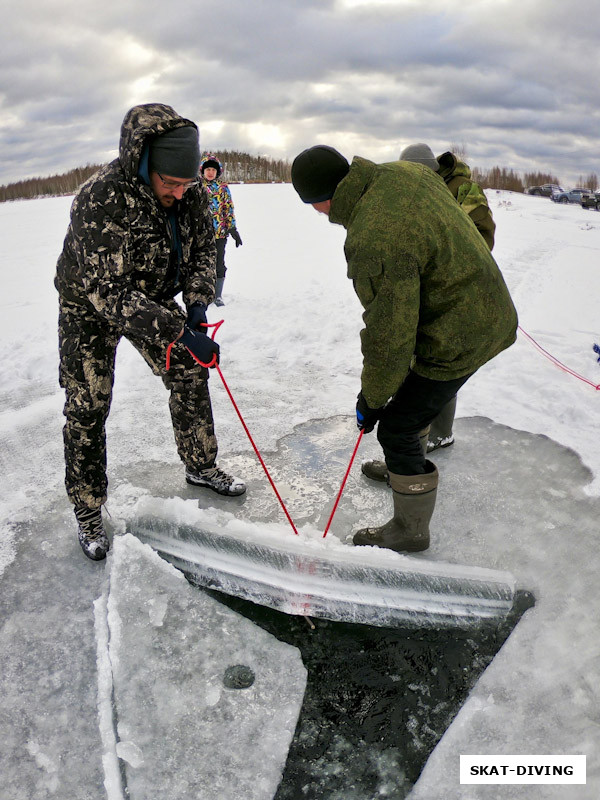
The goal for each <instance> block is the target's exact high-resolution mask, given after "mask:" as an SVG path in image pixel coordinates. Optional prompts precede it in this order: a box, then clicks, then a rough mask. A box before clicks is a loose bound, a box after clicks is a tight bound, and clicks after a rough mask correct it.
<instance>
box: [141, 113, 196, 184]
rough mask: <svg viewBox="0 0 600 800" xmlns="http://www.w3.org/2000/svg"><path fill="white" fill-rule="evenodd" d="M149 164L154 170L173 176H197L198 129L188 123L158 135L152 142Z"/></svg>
mask: <svg viewBox="0 0 600 800" xmlns="http://www.w3.org/2000/svg"><path fill="white" fill-rule="evenodd" d="M148 166H149V168H150V170H152V172H158V173H160V174H162V175H169V176H171V177H172V178H197V177H198V168H199V167H200V142H199V140H198V129H197V128H196V127H194V126H193V125H186V126H185V127H183V128H175V130H173V131H167V132H166V133H163V134H161V135H160V136H157V137H156V138H155V139H154V140H153V141H152V143H151V144H150V161H149V164H148Z"/></svg>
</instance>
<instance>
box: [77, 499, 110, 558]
mask: <svg viewBox="0 0 600 800" xmlns="http://www.w3.org/2000/svg"><path fill="white" fill-rule="evenodd" d="M75 518H76V519H77V525H78V526H79V531H78V535H79V544H80V545H81V549H82V550H83V552H84V553H85V555H86V556H87V557H88V558H91V559H92V561H102V559H103V558H106V554H107V553H108V550H109V548H110V543H109V541H108V537H107V535H106V533H105V531H104V526H103V524H102V509H101V508H87V506H77V507H76V508H75Z"/></svg>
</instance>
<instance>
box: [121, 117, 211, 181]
mask: <svg viewBox="0 0 600 800" xmlns="http://www.w3.org/2000/svg"><path fill="white" fill-rule="evenodd" d="M187 125H192V126H193V127H194V128H197V126H196V124H195V123H194V122H192V120H190V119H185V117H180V116H179V114H178V113H177V112H176V111H175V110H174V109H173V108H171V106H167V105H163V104H162V103H147V104H146V105H142V106H134V107H133V108H132V109H130V110H129V111H128V112H127V114H126V115H125V119H124V120H123V124H122V125H121V138H120V140H119V162H120V164H121V167H122V169H123V172H124V173H125V175H126V176H127V178H128V179H129V180H132V179H133V178H135V177H136V176H137V174H138V170H139V166H140V159H141V157H142V153H143V150H144V146H145V145H146V144H147V143H149V142H150V140H151V139H152V138H154V137H155V136H160V134H162V133H166V132H167V131H172V130H175V128H184V127H186V126H187Z"/></svg>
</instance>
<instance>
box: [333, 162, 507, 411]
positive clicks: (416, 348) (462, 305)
mask: <svg viewBox="0 0 600 800" xmlns="http://www.w3.org/2000/svg"><path fill="white" fill-rule="evenodd" d="M329 219H330V221H331V222H334V223H337V224H340V225H343V226H344V227H345V228H346V230H347V236H346V243H345V245H344V250H345V254H346V260H347V262H348V277H349V278H351V279H352V281H353V283H354V288H355V291H356V293H357V295H358V298H359V300H360V301H361V303H362V305H363V307H364V309H365V312H364V314H363V320H364V322H365V327H364V329H363V330H362V331H361V343H362V353H363V370H362V378H361V383H362V392H363V394H364V397H365V400H366V401H367V403H368V404H369V406H371V407H372V408H379V407H380V406H382V405H383V404H384V403H385V402H386V401H387V400H388V399H389V398H390V397H391V396H392V395H393V394H394V393H395V392H396V391H397V390H398V388H399V387H400V385H401V384H402V382H403V381H404V379H405V377H406V375H407V373H408V370H409V368H412V369H413V370H414V371H415V372H416V373H417V374H419V375H423V376H424V377H426V378H431V379H433V380H440V381H444V380H453V379H455V378H460V377H462V376H464V375H468V374H470V373H472V372H474V371H475V370H477V369H478V368H479V367H480V366H482V364H485V362H486V361H489V359H491V358H493V357H494V356H495V355H497V354H498V353H499V352H500V351H501V350H504V349H505V348H506V347H509V346H510V345H511V344H512V343H513V342H514V341H515V337H516V328H517V313H516V311H515V308H514V306H513V303H512V300H511V298H510V294H509V292H508V289H507V287H506V284H505V283H504V279H503V278H502V274H501V272H500V270H499V269H498V266H497V264H496V262H495V261H494V259H493V257H492V255H491V253H490V251H489V249H488V247H487V246H486V244H485V242H484V241H483V239H482V237H481V236H480V235H479V233H478V232H477V230H476V228H475V227H474V226H473V224H472V223H471V222H470V220H469V219H468V218H467V216H466V215H465V214H464V212H463V211H462V210H461V208H460V207H459V205H458V204H457V203H456V202H455V200H454V199H453V197H452V195H451V194H450V192H449V191H448V189H447V188H446V186H445V185H444V184H443V183H442V182H441V181H440V180H439V178H438V177H437V175H436V173H435V172H433V171H432V170H431V169H430V168H429V167H425V166H423V165H422V164H415V163H412V162H408V161H397V162H394V163H390V164H379V165H376V164H374V163H373V162H371V161H367V160H366V159H363V158H359V157H355V158H354V160H353V162H352V164H351V166H350V171H349V173H348V175H347V176H346V177H345V178H344V179H343V180H342V181H341V182H340V184H339V185H338V187H337V190H336V192H335V194H334V196H333V198H332V201H331V209H330V213H329Z"/></svg>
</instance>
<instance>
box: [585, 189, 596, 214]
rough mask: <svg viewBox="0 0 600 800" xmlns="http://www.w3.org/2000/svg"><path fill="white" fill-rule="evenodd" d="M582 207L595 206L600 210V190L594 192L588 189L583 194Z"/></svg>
mask: <svg viewBox="0 0 600 800" xmlns="http://www.w3.org/2000/svg"><path fill="white" fill-rule="evenodd" d="M581 207H582V208H595V209H596V211H600V192H592V191H591V190H589V189H588V191H587V192H586V193H585V194H582V195H581Z"/></svg>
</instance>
